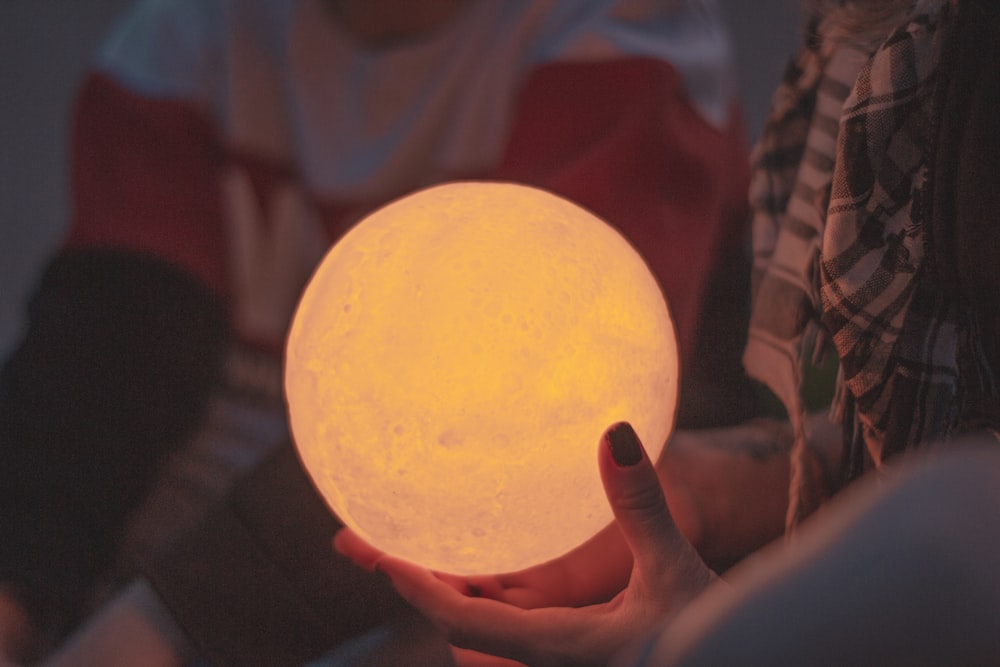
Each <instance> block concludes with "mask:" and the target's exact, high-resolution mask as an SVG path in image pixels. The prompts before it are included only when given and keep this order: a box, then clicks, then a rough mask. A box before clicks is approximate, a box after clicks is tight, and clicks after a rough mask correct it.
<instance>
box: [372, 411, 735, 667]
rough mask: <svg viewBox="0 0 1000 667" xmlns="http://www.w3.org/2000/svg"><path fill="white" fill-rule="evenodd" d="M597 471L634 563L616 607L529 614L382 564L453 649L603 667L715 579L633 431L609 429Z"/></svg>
mask: <svg viewBox="0 0 1000 667" xmlns="http://www.w3.org/2000/svg"><path fill="white" fill-rule="evenodd" d="M598 462H599V466H600V471H601V477H602V479H603V481H604V487H605V492H606V493H607V496H608V501H609V503H610V504H611V507H612V510H613V511H614V515H615V519H616V524H617V526H618V528H619V529H620V534H621V536H622V537H623V540H624V542H625V544H626V545H627V549H628V551H629V552H630V553H631V554H633V555H634V563H633V565H632V568H631V573H630V575H629V580H628V587H627V588H626V589H625V590H623V591H622V592H621V593H619V594H618V595H617V596H615V597H614V598H613V599H611V600H610V601H608V602H605V603H601V604H595V605H591V606H588V607H582V608H571V607H539V608H534V609H521V608H519V607H517V606H515V605H512V604H506V603H503V602H500V601H498V600H495V599H490V598H488V597H468V596H467V595H466V594H464V592H463V591H460V590H456V588H455V587H454V586H453V585H452V582H450V581H448V580H447V579H442V578H439V577H437V576H435V575H434V574H433V573H431V572H429V571H427V570H425V569H423V568H420V567H418V566H416V565H413V564H411V563H408V562H406V561H403V560H400V559H397V558H394V557H391V556H381V557H380V558H378V560H377V563H376V564H377V567H378V569H379V570H381V571H382V572H385V573H386V574H388V575H389V577H390V578H391V579H392V582H393V584H394V585H395V586H396V589H397V590H398V591H399V592H400V593H401V594H402V596H403V597H404V598H406V599H407V600H409V601H410V602H411V603H413V604H414V605H415V606H416V607H417V608H418V609H420V611H422V612H423V613H424V614H425V615H426V616H427V617H428V618H429V619H431V621H433V622H434V623H435V624H436V625H437V626H438V627H439V628H440V629H441V631H442V632H443V633H444V634H445V635H446V636H447V637H448V639H449V641H450V642H451V643H452V644H454V645H455V646H458V647H460V648H464V649H472V650H474V651H476V652H480V653H485V654H489V655H496V656H500V657H504V658H509V659H513V660H518V661H521V662H524V663H526V664H530V665H534V666H544V665H564V664H573V665H604V664H606V663H607V661H608V660H609V659H610V657H611V656H612V655H613V654H614V653H615V652H617V651H618V650H620V649H621V648H622V647H623V646H625V645H626V644H627V643H629V642H630V641H632V639H633V638H635V637H636V636H641V635H642V634H644V633H646V632H649V631H651V630H652V629H653V628H655V627H656V625H657V624H658V623H659V622H660V620H661V619H662V618H664V617H669V616H671V615H673V614H675V613H677V612H678V611H679V610H680V609H682V608H683V607H684V606H685V605H686V604H687V603H688V602H689V601H690V600H691V599H693V598H694V597H696V596H697V595H699V594H700V593H701V592H702V591H704V590H705V589H706V588H707V587H709V586H710V585H712V583H713V582H715V581H716V580H717V576H716V575H715V574H714V573H713V572H712V571H711V570H710V569H709V568H708V567H707V566H706V565H705V563H704V562H703V561H702V560H701V559H700V558H699V556H698V554H697V552H696V551H695V550H694V548H693V547H692V546H691V544H690V543H689V542H688V541H687V540H686V538H685V537H684V535H683V534H682V533H681V532H680V530H679V529H678V528H677V525H676V524H675V522H674V521H673V518H672V516H671V512H670V510H669V508H668V507H667V504H666V502H665V500H664V496H663V492H662V489H661V487H660V482H659V478H658V477H657V475H656V471H655V469H654V467H653V464H652V462H651V461H650V460H649V458H648V457H647V456H646V454H645V451H644V449H643V447H642V445H641V444H640V443H639V440H638V438H637V437H636V435H635V432H634V431H633V430H632V428H631V426H629V425H628V424H625V423H621V424H617V425H615V426H613V427H611V428H609V429H608V431H607V432H606V433H605V435H604V437H603V438H602V440H601V443H600V446H599V447H598ZM468 657H470V658H473V657H474V654H469V656H468Z"/></svg>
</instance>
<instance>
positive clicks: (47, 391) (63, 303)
mask: <svg viewBox="0 0 1000 667" xmlns="http://www.w3.org/2000/svg"><path fill="white" fill-rule="evenodd" d="M225 331H226V325H225V318H224V313H223V309H222V307H221V305H220V304H219V302H218V301H217V299H216V298H215V297H213V296H212V295H210V294H209V292H208V291H207V290H206V289H205V288H204V287H202V286H201V284H200V283H198V282H196V281H195V280H193V279H191V278H189V277H188V276H187V275H186V274H183V273H181V272H180V271H177V270H176V269H174V268H172V267H170V266H167V265H165V264H163V263H161V262H157V261H154V260H150V259H146V258H144V257H140V256H137V255H134V254H126V253H119V252H111V251H99V250H86V251H84V250H79V251H75V252H66V253H63V254H62V255H60V256H58V257H56V258H55V259H54V260H53V262H52V263H51V265H50V266H49V267H48V270H47V271H46V272H45V274H44V275H43V277H42V279H41V282H40V285H39V287H38V289H37V291H36V292H35V294H34V296H33V297H32V299H31V301H30V304H29V308H28V324H27V329H26V333H25V335H24V337H23V339H22V340H21V342H20V344H19V345H18V346H17V347H16V349H14V350H13V352H12V354H11V355H10V356H9V357H8V359H7V360H6V362H5V364H4V366H3V369H2V372H0V581H4V582H5V583H6V584H7V585H8V586H10V587H11V588H12V589H13V590H14V592H15V595H17V596H18V597H19V598H20V600H21V602H22V604H24V605H25V606H26V607H27V608H28V610H29V612H30V613H31V614H32V615H33V616H34V618H35V620H36V622H37V623H39V624H40V625H41V626H42V627H43V629H44V631H45V632H46V633H49V634H52V635H53V637H52V638H53V639H56V638H58V636H59V635H60V634H62V633H63V632H65V631H66V630H68V629H69V628H70V627H71V626H72V624H73V623H75V622H76V621H77V620H78V617H79V615H80V614H81V612H82V605H83V602H84V599H85V596H86V595H87V593H88V588H89V587H90V586H91V585H92V584H93V581H94V578H95V577H96V576H97V575H99V574H100V573H101V572H102V571H103V570H104V569H105V568H106V567H107V566H108V564H109V562H110V559H111V558H112V556H113V554H114V552H115V549H116V547H117V543H118V540H119V537H120V534H121V530H122V527H123V523H124V521H125V519H126V517H127V515H128V513H129V511H130V510H131V509H132V508H133V507H134V505H135V504H136V502H137V500H138V498H139V497H140V496H141V495H142V494H143V493H144V491H145V490H146V488H147V486H148V485H149V483H150V481H151V478H152V476H153V475H154V473H155V471H156V470H157V468H158V466H159V465H160V463H161V461H162V460H163V459H164V456H165V455H166V453H168V452H169V451H170V449H171V448H172V447H173V446H174V445H175V444H176V443H178V442H179V441H180V440H181V439H182V438H184V437H185V436H186V435H187V434H189V433H190V432H191V431H193V429H194V428H195V426H196V425H197V423H198V420H199V417H200V415H201V413H202V406H203V404H204V402H205V401H204V399H205V397H206V395H207V392H208V390H209V388H210V386H211V384H212V383H213V382H214V380H215V378H216V374H217V372H218V368H219V360H220V357H221V355H220V350H221V348H222V345H223V340H224V338H225V335H226V334H225Z"/></svg>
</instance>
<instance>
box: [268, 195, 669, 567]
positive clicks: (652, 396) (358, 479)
mask: <svg viewBox="0 0 1000 667" xmlns="http://www.w3.org/2000/svg"><path fill="white" fill-rule="evenodd" d="M677 379H678V378H677V349H676V341H675V336H674V327H673V323H672V321H671V319H670V315H669V312H668V310H667V306H666V303H665V302H664V298H663V294H662V292H661V290H660V287H659V285H658V284H657V282H656V280H655V279H654V277H653V276H652V274H651V273H650V271H649V269H648V268H647V266H646V264H645V262H644V261H643V260H642V258H641V257H640V256H639V254H638V253H637V252H636V251H635V250H634V249H633V248H632V246H631V245H629V243H628V242H627V241H625V239H624V238H623V237H622V236H621V235H620V234H619V233H618V232H617V231H616V230H614V229H613V228H611V227H610V226H609V225H607V224H605V223H604V222H603V221H601V220H600V219H598V218H597V217H595V216H594V215H593V214H591V213H589V212H588V211H586V210H584V209H582V208H580V207H579V206H577V205H576V204H572V203H570V202H568V201H566V200H564V199H562V198H559V197H557V196H555V195H553V194H551V193H548V192H545V191H542V190H538V189H535V188H531V187H526V186H523V185H515V184H512V183H495V182H458V183H449V184H445V185H440V186H436V187H431V188H428V189H425V190H421V191H419V192H416V193H414V194H411V195H409V196H407V197H404V198H402V199H399V200H397V201H395V202H392V203H390V204H388V205H386V206H385V207H383V208H381V209H379V210H377V211H375V212H374V213H372V214H371V215H370V216H369V217H367V218H366V219H364V220H363V221H361V222H360V223H359V224H358V225H356V226H355V227H354V228H352V229H351V230H350V231H349V232H348V233H347V234H346V235H345V236H344V237H343V239H342V240H341V241H340V242H338V243H337V244H336V245H335V246H334V247H333V248H332V249H331V250H330V252H329V253H328V254H327V255H326V257H325V258H324V259H323V261H322V262H321V264H320V266H319V268H318V269H317V270H316V272H315V274H314V276H313V278H312V280H311V282H310V283H309V285H308V287H307V288H306V290H305V292H304V294H303V296H302V299H301V302H300V304H299V306H298V310H297V312H296V314H295V318H294V321H293V323H292V327H291V330H290V333H289V338H288V345H287V352H286V370H285V385H286V394H287V400H288V407H289V412H290V418H291V426H292V434H293V436H294V440H295V443H296V446H297V447H298V451H299V455H300V457H301V459H302V461H303V463H304V465H305V467H306V469H307V470H308V472H309V474H310V475H311V477H312V479H313V481H314V483H315V485H316V487H317V488H318V489H319V491H320V492H321V493H322V495H323V496H324V497H325V499H326V501H327V503H328V504H329V505H330V507H331V508H332V510H333V511H334V512H335V513H336V514H337V516H338V517H339V518H340V519H341V520H342V521H343V522H344V524H346V525H347V526H349V527H351V528H352V529H354V531H355V532H357V534H358V535H359V536H360V537H362V538H364V539H365V540H367V541H368V542H369V543H370V544H372V545H373V546H375V547H377V548H378V549H380V550H382V551H385V552H387V553H390V554H393V555H395V556H398V557H401V558H405V559H407V560H410V561H413V562H416V563H418V564H421V565H423V566H425V567H428V568H431V569H433V570H438V571H442V572H451V573H455V574H485V573H500V572H509V571H514V570H519V569H522V568H525V567H528V566H531V565H535V564H538V563H540V562H543V561H546V560H549V559H551V558H554V557H556V556H559V555H561V554H563V553H565V552H566V551H569V550H570V549H572V548H574V547H576V546H577V545H579V544H581V543H582V542H583V541H585V540H586V539H588V538H589V537H591V536H593V535H594V534H595V533H596V532H598V531H599V530H600V529H601V528H603V527H604V526H605V525H607V524H608V523H609V521H610V520H611V518H612V516H611V511H610V508H609V506H608V502H607V499H606V497H605V494H604V491H603V487H602V485H601V480H600V473H599V470H598V465H597V445H598V442H599V440H600V437H601V434H602V433H603V432H604V430H605V429H606V428H607V427H608V426H610V425H611V424H613V423H615V422H617V421H621V420H628V421H629V422H631V423H632V425H633V426H634V427H635V429H636V432H637V433H638V434H639V437H640V438H641V439H642V440H643V443H644V444H645V445H646V447H647V450H648V451H649V454H650V456H651V457H653V458H654V460H655V457H656V456H657V455H658V454H659V452H660V450H661V449H662V446H663V443H664V442H665V441H666V439H667V437H668V435H669V433H670V430H671V428H672V425H673V418H674V409H675V405H676V397H677Z"/></svg>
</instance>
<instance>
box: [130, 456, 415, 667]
mask: <svg viewBox="0 0 1000 667" xmlns="http://www.w3.org/2000/svg"><path fill="white" fill-rule="evenodd" d="M340 525H341V524H339V523H338V522H337V520H336V519H335V518H334V516H333V515H332V514H331V512H330V510H329V509H328V508H327V507H326V504H325V503H324V502H323V500H322V499H321V498H320V496H319V495H318V494H317V492H316V491H315V490H314V488H313V486H312V483H311V482H310V480H309V478H308V477H307V476H306V473H305V471H304V470H303V469H302V466H301V465H300V463H299V461H298V458H297V456H296V454H295V451H294V449H293V447H292V445H291V444H289V445H287V446H286V447H283V448H281V449H279V450H278V452H277V453H276V454H274V455H273V456H272V457H271V458H269V459H265V460H264V461H263V462H262V463H261V464H259V465H258V466H257V467H256V468H255V469H254V470H253V471H252V472H251V473H250V474H249V475H247V476H246V477H245V478H243V479H241V480H240V481H239V482H238V483H237V484H236V486H235V487H234V490H233V492H232V493H231V494H230V496H229V498H228V502H227V503H226V504H225V505H223V506H222V507H220V508H219V509H218V511H216V512H214V513H213V514H210V515H209V516H208V518H207V519H206V520H205V521H204V522H203V524H202V525H201V526H200V527H199V528H198V529H197V530H195V531H194V532H192V533H191V534H189V535H188V536H186V538H185V539H183V540H181V541H180V542H179V543H177V544H175V545H174V547H173V548H172V549H170V550H169V551H168V552H167V553H165V554H162V555H161V557H160V558H158V559H157V560H155V561H154V562H152V563H149V564H147V565H146V567H145V568H144V572H143V573H144V574H145V575H146V577H147V578H148V579H149V580H150V582H151V583H152V584H153V587H154V589H155V590H156V591H157V593H158V594H159V596H160V598H161V599H162V600H163V602H164V603H165V604H166V606H167V607H168V608H169V609H170V611H171V613H172V615H173V616H174V618H175V619H176V620H177V622H178V624H179V625H180V626H181V627H182V628H183V629H184V630H185V631H186V632H187V634H188V635H189V636H190V637H191V639H192V640H193V642H194V644H195V646H196V648H197V649H198V650H199V651H200V653H201V655H202V656H203V657H204V658H205V659H207V661H208V662H209V663H210V664H212V665H213V666H214V667H227V666H229V665H233V666H242V665H268V666H269V667H283V666H285V665H288V666H289V667H292V666H295V667H297V666H298V665H302V664H303V663H305V662H308V661H309V660H313V659H316V658H318V657H320V656H321V655H323V654H324V653H327V652H329V651H330V650H331V649H332V648H334V647H336V646H338V645H339V644H341V643H343V642H345V641H346V640H348V639H350V638H352V637H355V636H358V635H360V634H362V633H364V632H366V631H367V630H369V629H372V628H374V627H376V626H379V625H382V624H384V623H386V622H388V621H392V620H395V619H399V618H401V617H402V616H403V615H404V614H406V615H413V614H416V612H415V611H414V610H413V609H412V608H411V607H409V606H408V605H407V604H406V603H405V602H404V601H403V600H402V598H400V597H399V596H398V594H397V593H396V592H395V590H394V589H393V588H392V586H391V585H390V583H389V581H388V580H387V579H386V578H385V577H383V576H381V575H377V574H374V573H370V572H366V571H364V570H362V569H360V568H358V567H357V566H355V565H354V564H353V563H352V562H350V561H349V560H347V559H346V558H344V557H342V556H340V555H338V554H337V553H336V552H334V550H333V546H332V538H333V535H334V533H335V532H336V531H337V530H338V529H339V528H340Z"/></svg>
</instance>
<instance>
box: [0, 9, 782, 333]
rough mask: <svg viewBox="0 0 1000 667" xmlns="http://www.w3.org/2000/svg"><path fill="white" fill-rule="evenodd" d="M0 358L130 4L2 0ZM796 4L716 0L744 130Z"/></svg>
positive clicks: (754, 121) (777, 59)
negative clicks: (90, 97) (96, 73)
mask: <svg viewBox="0 0 1000 667" xmlns="http://www.w3.org/2000/svg"><path fill="white" fill-rule="evenodd" d="M0 3H2V4H0V83H2V86H0V212H2V214H3V217H2V219H0V352H2V351H3V350H6V349H7V348H8V347H9V346H10V345H12V344H13V343H14V342H15V340H16V338H17V336H18V333H19V331H20V329H21V326H22V316H21V313H22V310H23V305H24V299H25V298H26V295H27V293H28V292H29V290H30V288H31V285H32V284H33V283H34V281H35V280H36V278H37V276H38V272H39V270H40V267H41V265H42V262H43V260H44V258H45V256H46V255H47V253H48V252H49V251H50V250H51V249H52V246H53V244H54V243H55V242H56V241H57V239H58V237H59V235H60V233H61V232H62V229H63V227H64V224H65V221H66V215H67V208H68V205H67V201H66V197H67V176H68V174H67V162H68V159H67V155H66V145H67V135H68V130H69V128H68V115H69V107H70V103H71V100H72V95H73V91H74V88H75V86H76V83H77V81H78V79H79V77H80V75H81V73H82V71H83V68H84V65H85V64H86V63H87V61H88V59H89V57H90V54H91V53H92V52H93V50H94V48H95V47H96V45H97V44H98V42H99V41H100V39H101V36H102V35H103V33H104V31H105V30H106V28H107V26H108V24H109V22H110V21H111V20H112V18H113V17H114V16H116V15H117V14H118V13H119V12H120V11H121V9H122V8H124V7H125V6H126V5H127V4H129V0H85V1H83V2H80V1H79V0H0ZM798 3H799V0H722V4H723V5H724V6H725V8H726V10H727V11H728V13H729V17H730V26H731V28H732V31H733V34H734V38H735V41H736V47H737V51H738V53H739V58H738V67H739V75H740V77H741V80H742V83H743V87H744V91H745V94H746V100H747V118H748V127H749V129H750V132H751V134H755V133H756V130H757V128H759V127H760V123H761V119H762V118H763V115H764V110H765V109H766V107H767V102H768V98H769V97H770V93H771V90H772V89H773V88H774V85H775V83H776V82H777V80H778V77H779V76H780V73H781V71H782V68H783V65H784V62H785V60H786V59H787V57H788V55H789V54H790V53H791V52H792V50H793V48H794V46H795V44H796V41H797V37H796V26H797V24H798V21H797V13H796V12H797V9H796V8H797V6H798Z"/></svg>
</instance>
